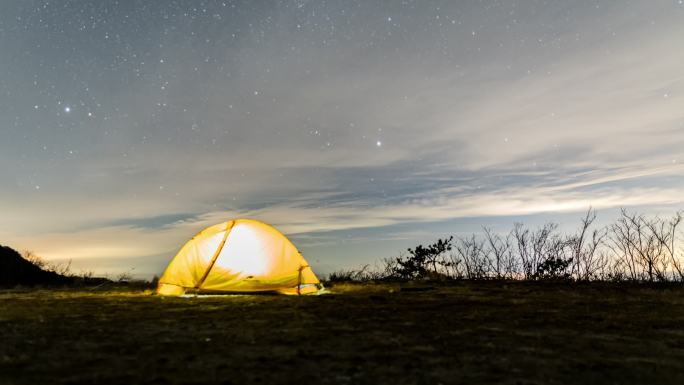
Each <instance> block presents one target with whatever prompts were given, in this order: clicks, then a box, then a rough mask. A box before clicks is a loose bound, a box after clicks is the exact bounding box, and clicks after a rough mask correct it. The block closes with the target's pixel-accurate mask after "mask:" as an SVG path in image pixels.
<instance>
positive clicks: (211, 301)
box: [0, 282, 684, 385]
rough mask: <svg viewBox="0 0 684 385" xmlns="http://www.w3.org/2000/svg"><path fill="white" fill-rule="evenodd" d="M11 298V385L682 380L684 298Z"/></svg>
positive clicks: (376, 290) (4, 377)
mask: <svg viewBox="0 0 684 385" xmlns="http://www.w3.org/2000/svg"><path fill="white" fill-rule="evenodd" d="M331 292H332V294H330V295H324V296H312V297H285V296H268V295H261V296H221V297H208V298H162V297H158V296H154V295H150V294H149V292H148V293H146V292H143V291H131V290H129V291H126V290H116V291H106V292H102V291H65V290H60V291H47V290H32V291H18V290H13V291H0V384H3V385H4V384H49V383H58V384H70V383H92V384H94V383H119V384H146V383H150V384H156V383H158V384H174V383H184V384H185V383H187V384H193V383H207V382H209V383H219V384H220V383H224V384H259V383H262V384H273V383H299V384H333V383H335V384H393V385H399V384H438V383H444V384H446V383H468V384H480V383H505V384H532V383H536V384H556V383H572V384H578V383H586V384H597V383H621V384H622V383H633V384H659V383H663V384H664V383H670V384H683V383H684V288H682V287H674V286H670V287H646V286H625V285H607V284H592V285H579V286H577V285H568V284H533V283H508V284H506V283H500V282H470V283H465V282H464V283H458V284H455V285H450V286H440V287H435V288H434V289H433V290H428V291H415V290H406V288H404V290H402V288H401V287H400V286H399V285H337V286H333V287H331Z"/></svg>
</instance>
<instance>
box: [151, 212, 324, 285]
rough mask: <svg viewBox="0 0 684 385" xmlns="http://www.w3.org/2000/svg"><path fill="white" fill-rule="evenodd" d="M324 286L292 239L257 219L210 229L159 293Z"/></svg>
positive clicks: (185, 252) (168, 273)
mask: <svg viewBox="0 0 684 385" xmlns="http://www.w3.org/2000/svg"><path fill="white" fill-rule="evenodd" d="M320 288H321V283H320V281H319V280H318V278H316V275H315V274H314V273H313V271H312V270H311V267H310V266H309V264H308V263H307V262H306V260H304V257H302V255H301V254H300V253H299V251H298V250H297V248H296V247H295V246H294V245H293V244H292V242H290V240H289V239H287V237H285V236H284V235H283V234H282V233H280V232H279V231H278V230H276V229H275V228H273V227H271V226H269V225H267V224H265V223H263V222H259V221H256V220H253V219H236V220H232V221H229V222H224V223H219V224H217V225H214V226H211V227H207V228H206V229H204V230H202V231H201V232H200V233H199V234H197V235H195V236H194V237H193V238H192V239H191V240H190V241H188V242H187V243H186V244H185V245H184V246H183V247H182V248H181V249H180V251H179V252H178V254H176V256H175V257H174V258H173V260H171V263H169V266H168V267H167V268H166V270H165V271H164V274H163V275H162V276H161V278H160V279H159V286H158V288H157V293H159V294H162V295H183V294H185V293H186V292H187V291H189V292H194V293H198V292H200V293H220V292H265V291H275V292H279V293H283V294H311V293H315V292H317V291H318V290H319V289H320Z"/></svg>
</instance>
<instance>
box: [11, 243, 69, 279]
mask: <svg viewBox="0 0 684 385" xmlns="http://www.w3.org/2000/svg"><path fill="white" fill-rule="evenodd" d="M73 281H74V279H73V278H72V277H65V276H63V275H60V274H57V273H55V272H52V271H45V270H43V269H41V268H40V267H38V266H36V265H34V264H33V263H31V262H29V261H27V260H25V259H24V258H23V257H22V256H21V255H20V254H19V253H18V252H17V251H16V250H14V249H12V248H11V247H7V246H2V245H0V287H14V286H19V285H21V286H36V285H64V284H70V283H73Z"/></svg>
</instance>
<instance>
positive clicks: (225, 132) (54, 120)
mask: <svg viewBox="0 0 684 385" xmlns="http://www.w3.org/2000/svg"><path fill="white" fill-rule="evenodd" d="M683 146H684V4H682V1H680V0H653V1H634V0H621V1H608V0H578V1H565V0H544V1H542V0H506V1H485V0H482V1H474V0H471V1H427V0H426V1H360V0H356V1H353V0H349V1H316V0H310V1H305V0H292V1H252V0H250V1H143V0H138V1H124V0H119V1H99V0H98V1H96V0H91V1H86V0H59V1H58V0H55V1H37V0H31V1H27V0H5V1H2V2H0V162H1V164H2V167H1V168H0V180H1V183H2V188H1V189H0V243H2V244H8V245H11V246H13V247H15V248H17V249H30V250H33V251H35V252H37V253H38V254H40V255H42V256H43V257H45V258H47V259H50V260H54V261H64V260H68V259H71V260H72V261H73V267H74V269H76V270H77V271H78V269H84V270H91V271H94V272H95V273H98V274H116V273H118V272H121V271H132V272H133V273H134V275H138V276H150V275H151V274H155V273H156V274H159V273H160V272H161V271H162V270H163V268H164V267H165V265H166V263H167V262H168V261H169V260H170V259H171V257H172V256H173V255H174V254H175V252H176V251H177V250H178V249H179V248H180V246H181V245H182V244H183V243H184V242H185V241H187V240H188V239H189V238H191V237H192V236H193V235H194V234H195V233H196V232H198V231H199V230H201V229H202V228H204V227H206V226H208V225H211V224H215V223H218V222H223V221H226V220H230V219H232V218H236V217H250V218H257V219H261V220H263V221H266V222H269V223H271V224H273V225H275V226H276V227H277V228H278V229H280V230H281V231H283V232H284V233H285V234H287V235H288V236H289V237H290V238H291V239H292V240H293V241H294V242H295V244H296V245H297V246H298V248H299V249H300V250H301V251H302V253H303V254H304V256H305V257H306V258H307V259H308V260H309V262H310V263H311V264H312V266H313V267H314V270H315V271H317V272H319V273H325V272H329V271H332V270H335V269H338V268H340V267H352V266H357V265H360V264H364V263H372V262H373V261H374V260H376V259H377V258H381V257H387V256H393V255H397V253H398V252H399V251H401V250H403V249H404V248H406V247H409V246H414V245H415V244H416V243H417V242H428V241H431V240H434V239H435V238H436V237H438V236H442V235H446V234H460V233H466V232H474V231H478V230H479V229H480V228H481V226H483V225H489V226H492V227H493V228H494V229H495V230H500V231H506V230H507V229H509V228H510V227H511V225H512V224H513V223H514V222H517V221H522V222H525V223H528V224H530V225H534V224H536V223H540V222H543V221H546V220H555V221H559V222H561V224H563V225H565V224H566V223H567V224H568V225H574V224H575V223H576V222H577V220H578V218H579V217H580V216H581V212H583V211H585V210H586V209H587V207H588V206H590V205H591V206H593V207H595V208H597V209H598V210H599V218H600V220H605V221H610V220H612V219H614V218H615V213H616V210H617V209H618V208H619V207H627V208H629V209H632V210H639V211H641V212H644V213H648V214H657V213H671V212H674V211H675V210H677V209H681V208H682V207H683V206H684V193H682V191H683V188H684V177H683V175H684V155H683V148H684V147H683Z"/></svg>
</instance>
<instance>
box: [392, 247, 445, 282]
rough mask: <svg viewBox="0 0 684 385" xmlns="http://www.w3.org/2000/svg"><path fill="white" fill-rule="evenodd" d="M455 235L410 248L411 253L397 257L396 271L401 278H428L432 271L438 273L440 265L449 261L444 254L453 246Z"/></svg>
mask: <svg viewBox="0 0 684 385" xmlns="http://www.w3.org/2000/svg"><path fill="white" fill-rule="evenodd" d="M453 239H454V237H449V238H445V239H438V240H437V242H435V243H433V244H430V245H427V246H423V245H418V246H416V248H415V249H411V248H409V249H408V253H409V255H407V256H405V257H403V256H399V257H398V258H397V259H396V262H397V264H396V266H395V270H394V273H395V274H396V275H398V276H399V277H401V278H410V279H421V278H427V277H428V276H429V275H430V273H434V275H437V274H438V273H439V267H440V266H445V265H447V264H448V263H449V261H447V260H446V259H444V254H445V253H446V252H447V251H450V250H451V248H452V242H453Z"/></svg>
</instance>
